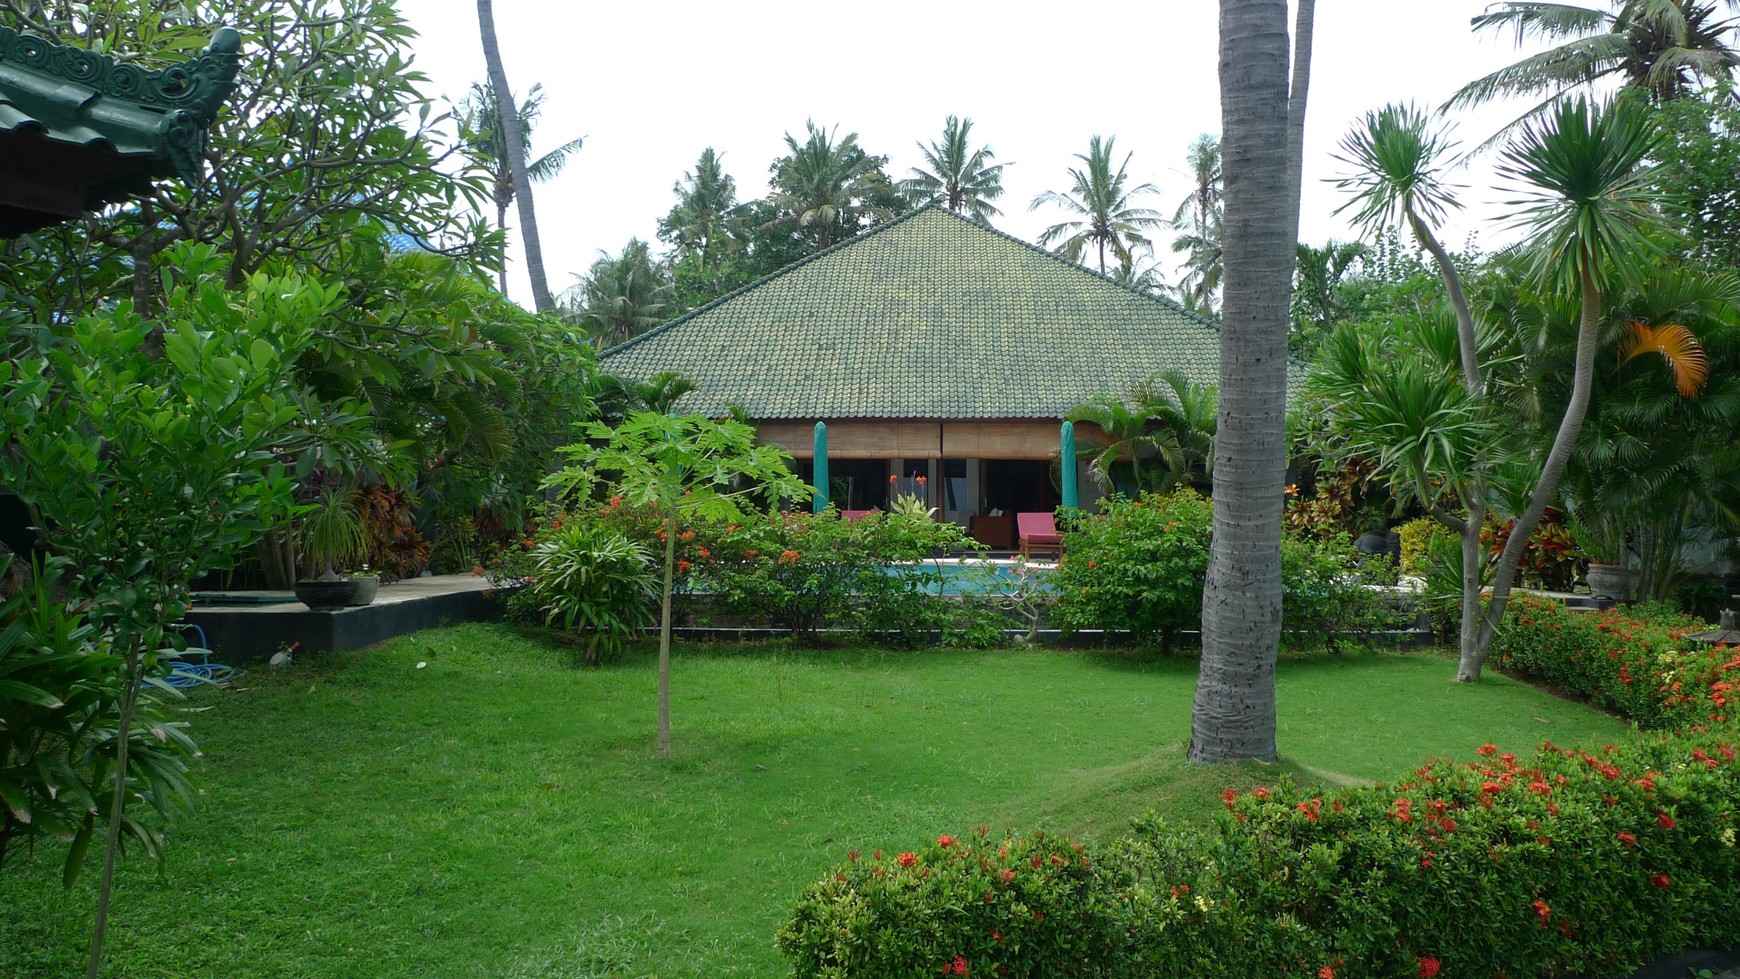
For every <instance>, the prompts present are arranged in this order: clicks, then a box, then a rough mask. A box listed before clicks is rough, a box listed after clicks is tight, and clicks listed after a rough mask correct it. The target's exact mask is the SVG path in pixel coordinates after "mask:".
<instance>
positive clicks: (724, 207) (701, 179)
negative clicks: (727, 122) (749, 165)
mask: <svg viewBox="0 0 1740 979" xmlns="http://www.w3.org/2000/svg"><path fill="white" fill-rule="evenodd" d="M671 192H672V193H673V194H676V195H677V203H676V205H675V206H673V207H672V208H671V211H670V213H669V214H667V215H665V217H664V220H662V221H660V222H659V232H658V234H659V239H660V240H661V241H666V242H669V243H670V244H672V245H674V246H675V247H676V249H677V255H678V256H679V257H682V256H686V255H699V256H701V258H702V259H703V261H704V262H706V263H708V264H710V263H711V261H712V260H713V259H714V258H716V256H717V252H718V247H719V245H720V244H721V242H723V241H724V240H725V239H726V238H728V237H729V236H730V235H731V234H732V233H733V232H734V231H735V230H736V226H737V224H738V223H739V222H740V221H741V217H742V211H743V208H742V206H741V205H740V204H739V203H738V201H737V182H736V181H735V180H733V179H732V178H731V175H730V174H728V173H726V172H725V168H724V165H723V164H722V163H721V162H720V158H719V154H717V153H715V152H714V151H713V147H711V146H709V147H707V148H706V149H705V150H702V151H701V158H700V159H699V160H697V161H695V169H694V170H692V171H689V172H686V173H684V174H683V177H682V179H681V180H678V181H677V182H676V183H675V184H673V185H672V186H671Z"/></svg>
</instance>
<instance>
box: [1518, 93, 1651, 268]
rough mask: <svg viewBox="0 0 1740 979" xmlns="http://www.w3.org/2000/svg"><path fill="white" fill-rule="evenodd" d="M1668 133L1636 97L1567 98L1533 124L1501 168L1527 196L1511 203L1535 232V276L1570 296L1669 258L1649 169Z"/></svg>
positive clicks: (1524, 222)
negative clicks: (1602, 102) (1603, 102)
mask: <svg viewBox="0 0 1740 979" xmlns="http://www.w3.org/2000/svg"><path fill="white" fill-rule="evenodd" d="M1660 141H1661V136H1660V133H1659V132H1658V131H1657V130H1656V128H1655V127H1654V126H1653V125H1652V124H1651V122H1650V119H1649V115H1648V111H1647V108H1646V107H1644V106H1642V105H1639V104H1638V103H1637V101H1636V100H1633V99H1623V98H1621V99H1617V100H1615V101H1613V102H1611V103H1609V104H1608V105H1606V106H1605V107H1603V106H1601V105H1597V104H1593V103H1590V102H1589V101H1587V100H1586V99H1581V98H1578V99H1573V100H1568V101H1562V102H1560V103H1558V104H1557V105H1555V106H1554V107H1553V110H1552V112H1551V113H1550V115H1549V116H1548V117H1547V118H1546V119H1545V120H1543V121H1540V122H1535V123H1530V124H1528V125H1527V126H1526V127H1525V128H1524V130H1523V133H1522V135H1521V136H1519V137H1518V138H1517V139H1516V141H1515V142H1514V143H1513V144H1512V145H1511V147H1510V148H1509V149H1508V150H1506V151H1505V153H1504V155H1503V157H1502V158H1501V159H1500V161H1499V165H1498V172H1499V174H1500V175H1501V176H1504V177H1507V178H1509V179H1511V180H1514V181H1517V182H1518V183H1519V184H1520V185H1522V186H1523V187H1524V189H1525V196H1524V197H1523V198H1521V199H1519V200H1514V201H1510V202H1509V203H1510V204H1511V205H1513V206H1515V207H1517V208H1519V210H1518V212H1517V223H1518V224H1519V225H1520V226H1522V227H1524V228H1527V229H1528V230H1529V231H1530V232H1532V235H1531V237H1532V239H1533V243H1534V246H1533V257H1534V270H1535V273H1536V275H1537V277H1538V278H1539V279H1540V280H1541V281H1542V282H1544V283H1546V284H1548V285H1550V286H1557V287H1559V288H1560V289H1561V290H1562V291H1563V292H1565V293H1567V294H1576V293H1578V292H1579V290H1581V289H1582V288H1583V287H1584V286H1586V285H1587V286H1592V287H1593V288H1594V289H1596V290H1597V291H1604V290H1605V289H1606V288H1607V287H1608V285H1609V282H1610V280H1611V279H1614V278H1617V279H1618V280H1619V281H1620V282H1622V283H1626V284H1630V283H1635V282H1638V281H1641V280H1642V279H1643V278H1644V275H1645V273H1646V272H1647V271H1648V270H1650V269H1652V268H1653V267H1655V266H1656V264H1657V263H1658V262H1659V261H1660V260H1662V259H1663V258H1664V257H1665V252H1664V251H1663V249H1662V247H1661V245H1659V244H1658V243H1657V242H1658V240H1659V237H1660V232H1661V231H1662V229H1663V222H1662V219H1661V216H1660V212H1659V211H1658V210H1657V208H1656V205H1657V204H1658V203H1659V195H1658V194H1657V193H1655V192H1654V191H1653V190H1652V189H1651V180H1650V174H1651V170H1652V168H1651V167H1650V166H1649V165H1648V161H1649V160H1650V158H1651V155H1652V154H1653V152H1654V151H1655V148H1656V146H1657V145H1658V144H1659V143H1660Z"/></svg>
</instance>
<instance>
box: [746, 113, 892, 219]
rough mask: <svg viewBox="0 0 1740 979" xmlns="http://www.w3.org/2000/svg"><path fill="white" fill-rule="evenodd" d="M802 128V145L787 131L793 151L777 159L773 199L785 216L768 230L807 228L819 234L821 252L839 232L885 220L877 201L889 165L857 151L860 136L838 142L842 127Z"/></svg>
mask: <svg viewBox="0 0 1740 979" xmlns="http://www.w3.org/2000/svg"><path fill="white" fill-rule="evenodd" d="M804 126H805V127H806V128H807V129H808V130H809V135H808V137H807V138H806V139H805V140H804V141H803V142H802V143H799V142H798V141H797V139H796V137H794V136H792V134H791V133H786V134H785V145H786V148H787V149H789V150H790V151H791V153H790V155H789V156H784V157H781V158H779V159H778V160H775V161H774V164H773V181H772V183H773V197H774V202H775V204H776V205H777V206H778V207H779V209H780V210H781V212H782V213H781V214H780V216H779V217H778V218H775V219H774V220H773V221H770V222H768V224H767V225H765V226H764V229H766V230H771V228H772V227H773V226H777V225H781V224H795V225H797V226H798V227H799V228H805V229H809V230H811V231H813V232H814V234H815V239H814V241H815V250H816V251H821V250H822V249H824V248H826V247H828V246H829V245H830V244H832V243H833V240H834V234H835V232H837V231H841V230H847V229H856V228H857V226H858V225H859V223H860V222H861V221H862V220H863V219H864V217H866V216H871V217H885V216H887V209H886V208H885V207H884V206H883V205H882V204H881V203H880V202H879V201H878V200H877V199H876V197H877V194H876V192H877V191H878V190H879V189H883V188H884V185H886V183H887V178H886V177H885V176H884V175H883V173H882V164H883V163H885V162H886V161H885V160H884V159H883V158H881V157H874V156H870V155H868V154H866V153H865V152H864V151H863V150H862V149H859V147H858V134H857V133H847V134H846V135H845V136H844V137H842V138H839V139H837V140H836V138H835V137H836V135H837V134H838V133H839V131H840V128H839V127H838V126H835V127H834V128H833V129H832V130H828V129H822V128H818V127H817V126H816V124H815V122H814V121H812V120H805V121H804Z"/></svg>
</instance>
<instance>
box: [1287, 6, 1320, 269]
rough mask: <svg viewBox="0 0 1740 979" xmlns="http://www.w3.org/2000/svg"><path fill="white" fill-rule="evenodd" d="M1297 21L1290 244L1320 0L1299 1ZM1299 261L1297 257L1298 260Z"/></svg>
mask: <svg viewBox="0 0 1740 979" xmlns="http://www.w3.org/2000/svg"><path fill="white" fill-rule="evenodd" d="M1298 3H1299V10H1298V12H1297V14H1296V15H1295V16H1294V18H1293V81H1292V84H1291V86H1290V87H1289V88H1288V90H1287V154H1288V159H1287V166H1288V167H1289V168H1291V170H1292V173H1291V174H1289V176H1288V178H1287V227H1288V228H1289V229H1291V230H1290V231H1289V232H1288V240H1289V241H1298V240H1299V190H1300V188H1299V183H1300V181H1301V179H1302V178H1303V176H1304V173H1305V97H1306V96H1307V95H1308V94H1309V93H1310V91H1311V44H1312V40H1313V38H1314V37H1315V36H1316V35H1315V32H1314V31H1313V29H1312V27H1313V23H1314V21H1315V20H1316V18H1317V0H1298ZM1295 261H1297V258H1295Z"/></svg>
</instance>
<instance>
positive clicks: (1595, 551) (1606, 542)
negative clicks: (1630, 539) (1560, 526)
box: [1566, 506, 1636, 602]
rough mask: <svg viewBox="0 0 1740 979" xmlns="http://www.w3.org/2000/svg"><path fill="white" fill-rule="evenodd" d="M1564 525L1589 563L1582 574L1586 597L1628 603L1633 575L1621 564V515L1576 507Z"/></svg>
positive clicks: (1622, 526) (1622, 554) (1623, 551)
mask: <svg viewBox="0 0 1740 979" xmlns="http://www.w3.org/2000/svg"><path fill="white" fill-rule="evenodd" d="M1566 526H1567V527H1568V528H1569V529H1570V531H1571V539H1572V540H1574V541H1576V542H1577V548H1578V549H1579V550H1581V551H1582V552H1583V554H1584V556H1585V557H1587V558H1588V561H1589V568H1588V570H1587V571H1586V572H1584V575H1583V578H1584V580H1585V581H1587V582H1588V583H1589V597H1590V598H1609V599H1613V600H1615V601H1622V602H1625V601H1630V600H1631V591H1632V586H1633V579H1634V578H1635V577H1636V575H1635V572H1633V571H1632V570H1631V569H1630V568H1629V567H1627V566H1626V563H1625V530H1626V521H1625V517H1624V515H1623V514H1620V513H1617V512H1615V511H1613V510H1610V509H1609V510H1603V509H1600V508H1594V507H1587V506H1585V507H1579V508H1578V509H1577V511H1576V512H1575V513H1573V514H1572V516H1571V518H1570V520H1569V521H1568V522H1567V524H1566Z"/></svg>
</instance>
